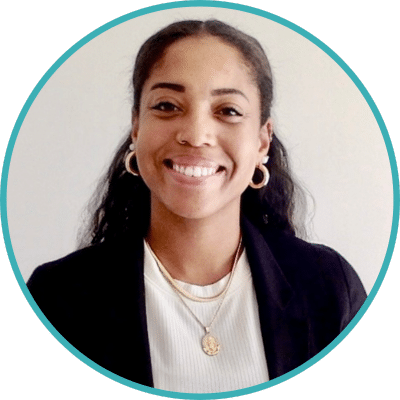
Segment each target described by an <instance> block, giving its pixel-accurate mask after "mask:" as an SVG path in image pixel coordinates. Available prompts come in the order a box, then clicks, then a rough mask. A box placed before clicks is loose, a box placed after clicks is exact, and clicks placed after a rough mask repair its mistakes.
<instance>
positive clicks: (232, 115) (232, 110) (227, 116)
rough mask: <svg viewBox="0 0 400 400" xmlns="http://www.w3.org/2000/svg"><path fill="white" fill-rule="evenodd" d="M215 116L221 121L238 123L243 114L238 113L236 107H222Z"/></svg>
mask: <svg viewBox="0 0 400 400" xmlns="http://www.w3.org/2000/svg"><path fill="white" fill-rule="evenodd" d="M216 115H217V116H218V118H220V119H221V120H225V121H227V122H239V120H240V119H241V117H243V113H242V112H241V111H239V110H238V109H237V108H236V107H232V106H229V107H222V108H220V109H219V110H217V112H216Z"/></svg>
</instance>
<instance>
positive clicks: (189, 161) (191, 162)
mask: <svg viewBox="0 0 400 400" xmlns="http://www.w3.org/2000/svg"><path fill="white" fill-rule="evenodd" d="M168 161H172V162H173V163H175V164H179V165H182V166H185V167H202V168H215V169H219V168H220V167H222V168H224V167H223V166H222V165H221V164H219V163H218V162H216V161H214V160H211V159H209V158H205V157H198V156H191V155H182V156H174V157H171V158H166V159H165V160H164V163H166V162H167V163H168Z"/></svg>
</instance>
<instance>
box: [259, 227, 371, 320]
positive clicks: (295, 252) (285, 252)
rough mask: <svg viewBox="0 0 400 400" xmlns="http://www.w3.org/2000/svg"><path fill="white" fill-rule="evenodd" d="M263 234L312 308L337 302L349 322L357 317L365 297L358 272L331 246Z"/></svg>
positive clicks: (278, 260)
mask: <svg viewBox="0 0 400 400" xmlns="http://www.w3.org/2000/svg"><path fill="white" fill-rule="evenodd" d="M263 236H264V238H265V240H266V242H267V243H268V246H269V248H270V250H271V252H272V253H273V255H274V257H275V259H276V260H277V262H278V264H279V267H280V268H281V270H282V272H283V274H284V275H285V278H286V279H287V281H288V282H289V284H290V285H291V286H292V288H293V289H294V290H295V291H296V292H298V293H303V297H304V298H307V299H308V300H309V301H312V302H313V307H315V304H318V303H319V305H320V306H322V307H328V306H329V304H328V303H332V302H336V303H338V304H340V306H341V307H342V308H343V311H344V313H345V314H346V315H347V318H346V319H347V320H348V321H349V320H350V319H351V318H353V317H354V315H355V313H356V312H357V311H358V310H359V308H360V307H361V306H362V304H363V302H364V301H365V299H366V292H365V289H364V287H363V285H362V283H361V280H360V278H359V276H358V275H357V273H356V271H355V270H354V269H353V267H352V266H351V265H350V264H349V263H348V262H347V260H346V259H345V258H344V257H343V256H342V255H340V254H339V253H338V252H337V251H335V250H333V249H332V248H330V247H328V246H325V245H322V244H315V243H309V242H306V241H304V240H302V239H299V238H296V237H294V236H291V235H288V234H285V233H277V232H274V233H272V232H268V231H266V232H264V233H263ZM325 303H326V305H324V304H325ZM310 307H311V305H310Z"/></svg>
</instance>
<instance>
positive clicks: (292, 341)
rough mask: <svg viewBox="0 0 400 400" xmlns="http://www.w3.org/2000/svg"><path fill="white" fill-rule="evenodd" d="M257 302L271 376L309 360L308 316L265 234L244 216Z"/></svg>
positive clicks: (244, 232) (273, 376) (246, 243)
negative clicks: (299, 305)
mask: <svg viewBox="0 0 400 400" xmlns="http://www.w3.org/2000/svg"><path fill="white" fill-rule="evenodd" d="M242 231H243V242H244V245H245V247H246V252H247V256H248V260H249V263H250V269H251V272H252V276H253V284H254V288H255V291H256V297H257V302H258V309H259V317H260V325H261V333H262V337H263V342H264V350H265V355H266V359H267V365H268V372H269V377H270V379H274V378H276V377H278V376H281V375H283V374H285V373H286V372H289V371H291V370H293V369H294V368H296V367H298V366H299V365H300V364H302V363H303V362H305V361H307V353H308V346H307V337H308V326H307V320H306V318H304V315H303V313H302V311H301V309H300V308H299V307H298V306H297V305H298V302H297V301H296V297H297V296H296V293H295V292H294V290H293V289H292V287H291V285H290V284H289V283H288V281H287V280H286V278H285V275H284V273H283V272H282V269H281V267H280V265H279V264H278V261H277V260H276V258H275V257H274V255H273V253H272V252H271V250H270V248H269V246H268V244H267V242H266V240H265V238H264V237H263V236H262V234H261V233H260V231H259V230H258V229H256V228H255V227H254V226H253V225H252V224H251V223H250V222H249V221H248V220H246V219H243V220H242Z"/></svg>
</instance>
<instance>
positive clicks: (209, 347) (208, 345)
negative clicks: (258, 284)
mask: <svg viewBox="0 0 400 400" xmlns="http://www.w3.org/2000/svg"><path fill="white" fill-rule="evenodd" d="M146 244H147V247H148V249H149V250H150V253H151V254H152V256H153V257H154V260H155V261H156V264H157V266H158V268H159V270H160V271H161V273H162V275H163V276H164V278H165V279H166V280H167V282H168V283H169V284H170V285H171V286H172V288H173V289H174V290H175V292H176V293H177V295H178V297H179V298H180V299H181V301H182V303H183V304H184V306H185V307H186V308H187V309H188V310H189V312H190V313H191V314H192V315H193V317H194V318H195V319H196V321H197V322H198V323H199V324H200V325H201V326H202V327H203V329H204V330H205V335H204V336H203V338H202V340H201V345H202V348H203V351H204V352H205V353H206V354H207V355H209V356H215V355H217V354H218V353H219V351H220V348H221V345H220V344H219V341H218V339H217V338H216V337H215V336H214V335H211V333H210V330H211V325H212V324H213V322H214V321H215V319H216V317H217V315H218V312H219V310H220V309H221V306H222V303H223V302H224V299H225V296H226V293H227V292H228V289H229V287H230V286H231V283H232V280H233V275H234V272H235V270H236V266H237V263H238V260H239V254H240V248H241V246H242V237H240V240H239V245H238V247H237V249H236V253H235V258H234V261H233V266H232V271H231V275H230V277H229V280H228V283H227V284H226V286H225V288H224V289H223V290H222V292H220V293H218V294H217V295H215V296H211V297H198V296H194V295H192V294H190V293H189V292H187V291H186V290H184V289H183V288H182V287H180V286H179V285H178V284H177V283H176V281H175V279H174V278H172V276H171V275H170V274H169V273H168V271H167V270H166V269H165V267H164V266H163V265H162V263H161V261H160V260H159V259H158V257H157V256H156V255H155V254H154V252H153V250H152V249H151V247H150V245H149V244H148V243H147V241H146ZM183 297H186V298H188V299H190V300H194V301H198V302H208V301H213V300H216V299H218V298H221V300H220V302H219V304H218V307H217V309H216V311H215V313H214V316H213V318H212V320H211V322H210V323H209V324H208V326H205V325H204V324H203V323H202V322H201V321H200V320H199V318H198V317H197V315H196V314H195V313H194V312H193V310H192V309H191V308H190V307H189V305H188V304H186V302H185V300H183Z"/></svg>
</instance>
